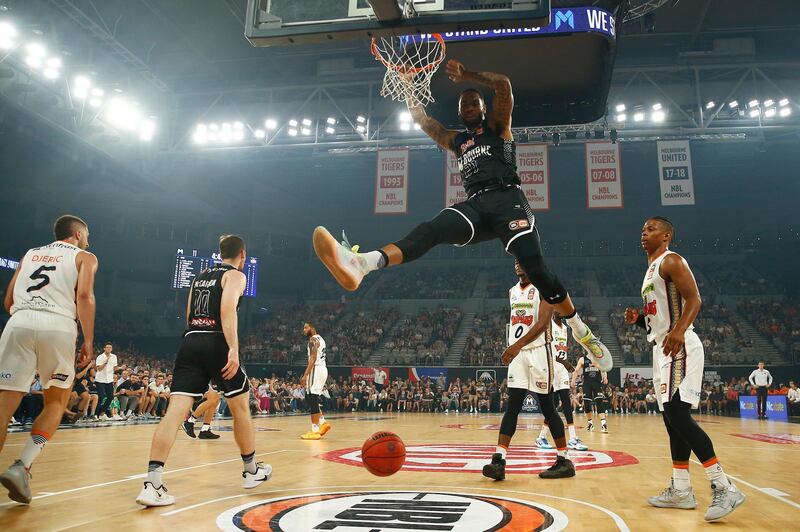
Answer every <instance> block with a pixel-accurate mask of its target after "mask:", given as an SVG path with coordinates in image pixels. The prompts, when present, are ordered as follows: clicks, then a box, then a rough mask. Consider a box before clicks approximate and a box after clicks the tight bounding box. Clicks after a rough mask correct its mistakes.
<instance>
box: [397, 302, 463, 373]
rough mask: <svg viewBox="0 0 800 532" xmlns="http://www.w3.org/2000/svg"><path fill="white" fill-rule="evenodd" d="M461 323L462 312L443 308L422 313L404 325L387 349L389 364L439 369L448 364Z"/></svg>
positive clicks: (406, 321)
mask: <svg viewBox="0 0 800 532" xmlns="http://www.w3.org/2000/svg"><path fill="white" fill-rule="evenodd" d="M459 323H461V310H460V309H454V308H447V307H444V306H440V307H438V308H437V309H435V310H433V311H428V310H421V311H419V312H418V313H417V314H416V315H414V316H408V317H406V318H404V319H402V320H401V321H400V323H398V324H397V325H396V326H395V327H394V329H392V331H391V333H390V338H389V341H388V342H386V344H385V345H384V348H385V350H386V351H387V352H388V353H389V354H388V356H387V357H386V358H385V359H384V360H385V361H386V363H388V364H408V365H420V366H437V365H441V364H442V363H443V362H444V356H445V355H446V354H447V349H448V347H450V344H451V343H452V341H453V337H454V336H455V334H456V331H457V330H458V325H459Z"/></svg>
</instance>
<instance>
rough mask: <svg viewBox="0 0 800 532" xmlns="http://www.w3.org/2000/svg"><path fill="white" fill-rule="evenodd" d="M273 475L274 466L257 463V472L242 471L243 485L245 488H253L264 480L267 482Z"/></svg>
mask: <svg viewBox="0 0 800 532" xmlns="http://www.w3.org/2000/svg"><path fill="white" fill-rule="evenodd" d="M270 477H272V466H271V465H269V464H262V463H261V462H257V463H256V472H255V473H248V472H247V471H242V479H244V480H243V481H242V487H243V488H244V489H248V490H249V489H253V488H255V487H256V486H258V485H259V484H261V483H262V482H266V481H268V480H269V479H270Z"/></svg>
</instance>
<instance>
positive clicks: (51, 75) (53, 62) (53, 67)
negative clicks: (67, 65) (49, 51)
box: [42, 57, 63, 79]
mask: <svg viewBox="0 0 800 532" xmlns="http://www.w3.org/2000/svg"><path fill="white" fill-rule="evenodd" d="M44 65H45V66H44V70H43V71H42V74H43V75H44V77H45V78H47V79H57V78H58V75H59V73H60V72H61V67H62V66H63V64H62V62H61V58H59V57H51V58H49V59H48V60H47V61H45V63H44Z"/></svg>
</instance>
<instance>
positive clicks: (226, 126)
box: [222, 122, 231, 131]
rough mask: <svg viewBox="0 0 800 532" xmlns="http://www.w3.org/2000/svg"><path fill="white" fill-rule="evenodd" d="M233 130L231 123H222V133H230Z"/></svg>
mask: <svg viewBox="0 0 800 532" xmlns="http://www.w3.org/2000/svg"><path fill="white" fill-rule="evenodd" d="M230 130H231V123H230V122H223V123H222V131H230Z"/></svg>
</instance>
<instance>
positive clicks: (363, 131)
mask: <svg viewBox="0 0 800 532" xmlns="http://www.w3.org/2000/svg"><path fill="white" fill-rule="evenodd" d="M356 131H358V132H359V133H366V131H367V128H365V127H364V126H362V125H358V126H356Z"/></svg>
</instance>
